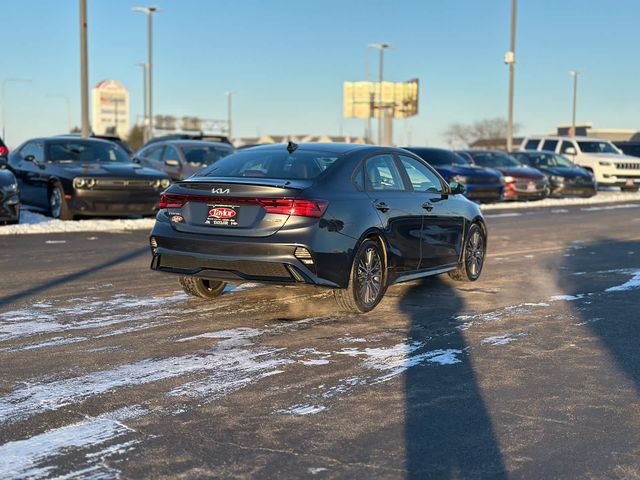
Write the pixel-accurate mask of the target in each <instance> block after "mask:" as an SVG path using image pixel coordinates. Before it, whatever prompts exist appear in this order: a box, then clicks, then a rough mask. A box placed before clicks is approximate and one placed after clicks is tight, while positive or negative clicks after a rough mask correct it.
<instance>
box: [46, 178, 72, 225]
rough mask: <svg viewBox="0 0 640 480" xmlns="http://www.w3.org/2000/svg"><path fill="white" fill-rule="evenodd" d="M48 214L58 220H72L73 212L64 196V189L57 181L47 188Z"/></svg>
mask: <svg viewBox="0 0 640 480" xmlns="http://www.w3.org/2000/svg"><path fill="white" fill-rule="evenodd" d="M49 214H50V215H51V216H52V217H53V218H57V219H58V220H73V212H72V211H71V209H70V208H69V205H67V201H66V200H65V198H64V189H63V188H62V185H60V184H59V183H58V182H56V183H54V184H53V185H51V188H50V189H49Z"/></svg>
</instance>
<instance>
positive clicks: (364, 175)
mask: <svg viewBox="0 0 640 480" xmlns="http://www.w3.org/2000/svg"><path fill="white" fill-rule="evenodd" d="M462 193H464V186H463V185H461V184H458V183H455V182H453V183H451V184H450V185H449V184H447V182H445V181H444V180H443V179H442V177H441V176H440V175H438V173H437V172H436V171H435V170H434V169H433V168H432V167H431V166H430V165H428V164H427V163H426V162H425V161H424V160H422V159H421V158H420V157H418V156H416V155H415V154H413V153H411V152H408V151H406V150H403V149H400V148H392V147H377V146H371V145H353V144H336V143H330V144H320V143H308V144H301V145H296V144H293V143H289V144H288V145H268V146H261V147H255V148H251V149H247V150H243V151H241V152H239V153H236V154H233V155H229V156H227V157H225V158H223V159H221V160H219V161H217V162H215V163H214V164H212V165H211V166H209V167H208V168H205V169H204V170H202V171H201V172H200V173H198V174H196V175H194V176H193V177H191V178H189V179H188V180H184V181H180V182H176V183H174V184H173V185H172V186H171V187H170V188H168V189H167V190H166V191H165V192H164V194H163V195H162V198H161V201H160V210H159V212H158V214H157V216H156V223H155V226H154V228H153V231H152V232H151V237H150V243H151V251H152V255H153V260H152V263H151V268H152V269H154V270H158V271H162V272H169V273H174V274H178V275H179V276H180V277H179V278H180V283H181V284H182V286H183V288H184V290H185V291H186V292H187V293H188V294H191V295H194V296H199V297H203V298H214V297H216V296H218V295H219V294H220V293H221V292H222V291H223V289H224V287H225V283H226V282H228V281H243V280H251V281H256V282H265V283H278V284H296V283H299V284H312V285H317V286H321V287H327V288H331V289H333V291H334V293H335V296H336V299H337V301H338V304H339V305H340V306H341V307H342V308H343V309H345V310H347V311H351V312H367V311H369V310H371V309H373V308H374V307H375V306H376V305H377V304H378V302H380V300H381V299H382V296H383V295H384V292H385V289H386V288H387V286H389V285H392V284H394V283H399V282H403V281H407V280H414V279H417V278H421V277H426V276H428V275H437V274H441V273H448V274H449V275H450V276H451V277H452V278H453V279H455V280H462V281H474V280H477V279H478V278H479V277H480V273H481V271H482V266H483V262H484V259H485V252H486V245H487V229H486V226H485V222H484V220H483V218H482V214H481V212H480V209H479V207H478V206H477V205H476V204H475V203H473V202H471V201H469V200H467V199H466V198H465V197H464V196H463V195H462Z"/></svg>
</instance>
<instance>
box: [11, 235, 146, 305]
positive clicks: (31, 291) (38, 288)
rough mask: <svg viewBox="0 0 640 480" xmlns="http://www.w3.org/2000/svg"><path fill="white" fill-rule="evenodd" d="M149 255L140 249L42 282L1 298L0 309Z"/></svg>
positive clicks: (144, 248)
mask: <svg viewBox="0 0 640 480" xmlns="http://www.w3.org/2000/svg"><path fill="white" fill-rule="evenodd" d="M148 253H149V247H147V246H144V247H140V248H137V249H135V250H133V251H131V252H128V253H126V254H124V255H120V256H119V257H116V258H112V259H109V260H108V261H106V262H103V263H100V264H98V265H92V266H90V267H87V268H83V269H82V270H78V271H76V272H73V273H69V274H67V275H63V276H62V277H58V278H53V279H47V280H46V281H44V282H41V283H39V284H38V285H35V286H33V287H30V288H27V289H25V290H22V291H19V292H16V293H13V294H11V295H8V296H6V297H0V307H7V306H9V305H11V304H14V303H16V302H18V301H20V300H22V299H24V298H27V297H29V296H31V295H38V294H41V293H43V292H45V291H47V290H51V289H52V288H55V287H58V286H60V285H63V284H65V283H68V282H73V281H76V280H80V279H82V278H84V277H86V276H87V275H90V274H94V273H96V272H99V271H100V270H104V269H106V268H110V267H114V266H116V265H119V264H121V263H125V262H128V261H129V260H132V259H134V258H136V257H139V256H141V255H148ZM43 276H44V275H43Z"/></svg>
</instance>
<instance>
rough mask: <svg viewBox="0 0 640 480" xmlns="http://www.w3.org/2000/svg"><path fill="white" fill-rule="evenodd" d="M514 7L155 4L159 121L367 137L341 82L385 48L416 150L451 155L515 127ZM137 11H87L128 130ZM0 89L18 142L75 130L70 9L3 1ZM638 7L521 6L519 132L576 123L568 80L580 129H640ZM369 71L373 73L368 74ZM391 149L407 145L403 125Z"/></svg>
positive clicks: (198, 0) (140, 53)
mask: <svg viewBox="0 0 640 480" xmlns="http://www.w3.org/2000/svg"><path fill="white" fill-rule="evenodd" d="M510 3H511V2H510V0H413V1H402V0H394V1H379V0H351V1H350V0H341V1H337V0H324V1H307V0H298V1H293V0H208V1H205V0H180V1H178V0H154V2H152V3H151V4H155V5H158V6H159V7H160V8H161V9H162V10H163V11H162V13H160V14H158V15H157V16H156V17H155V36H154V37H155V43H154V45H155V59H154V60H155V80H154V89H155V92H154V104H155V107H154V110H155V113H162V114H173V115H177V116H182V115H194V116H202V117H205V118H225V117H226V100H225V97H224V91H225V90H233V91H235V92H237V94H236V96H235V97H234V130H235V132H234V133H236V134H237V135H240V136H252V135H256V134H262V135H264V134H269V133H271V134H287V133H292V134H299V133H310V134H337V133H338V132H339V130H340V126H341V124H342V129H343V132H344V133H345V134H350V135H360V134H362V132H363V122H362V121H358V120H342V119H341V113H342V98H341V96H342V82H343V81H345V80H362V79H363V77H364V72H365V62H366V56H367V48H366V46H367V44H368V43H376V42H388V43H391V44H392V45H394V47H395V48H396V49H395V50H394V51H391V52H389V53H388V54H387V55H386V57H385V79H388V80H393V81H401V80H407V79H410V78H415V77H417V78H419V79H420V81H421V88H422V90H421V99H420V114H419V116H417V117H415V118H412V119H410V120H408V122H407V126H408V127H409V128H410V130H411V139H412V143H414V144H432V145H443V144H444V139H443V132H444V130H446V128H447V126H448V125H449V124H451V123H452V122H465V123H466V122H472V121H474V120H479V119H483V118H491V117H497V116H502V117H506V107H507V93H506V92H507V79H508V73H507V68H506V66H505V65H504V64H503V55H504V52H505V51H506V50H508V42H509V16H510ZM136 5H145V3H143V2H142V3H141V2H137V1H129V0H88V10H89V19H88V20H89V57H90V60H89V78H90V84H91V86H93V85H95V84H96V83H97V82H99V81H100V80H103V79H106V78H113V79H117V80H120V81H122V82H123V83H124V84H125V85H126V87H127V88H128V89H129V91H130V93H131V106H132V120H134V119H135V118H136V116H137V115H140V114H141V113H142V74H141V70H140V68H139V67H136V66H135V64H136V63H138V62H144V61H145V60H146V22H145V17H144V15H142V14H137V13H134V12H132V10H131V8H132V7H133V6H136ZM0 11H1V12H2V33H1V35H2V42H0V59H1V61H2V66H1V67H0V78H8V77H25V78H30V79H32V82H31V83H29V84H17V83H10V84H8V85H7V103H6V115H7V126H6V133H7V137H8V138H7V140H8V143H9V144H10V145H16V144H17V143H18V142H20V141H22V140H24V139H26V138H29V137H32V136H36V135H48V134H56V133H61V132H63V131H64V130H65V129H66V122H67V121H66V110H65V106H64V101H63V100H60V99H56V98H49V97H47V94H63V95H67V96H69V97H70V99H71V107H72V120H73V124H74V125H75V124H78V123H79V118H80V107H79V105H80V94H79V84H80V81H79V33H78V2H77V1H76V0H57V1H53V0H20V1H18V0H0ZM638 18H640V2H638V1H637V0H617V1H615V2H605V1H594V0H562V1H558V0H520V1H519V12H518V40H517V61H518V64H517V72H516V103H515V117H516V121H517V122H518V123H519V124H520V125H521V126H522V128H521V133H544V132H547V131H549V130H551V129H553V128H554V127H555V125H557V124H559V123H567V122H569V121H570V119H571V78H570V76H569V74H568V71H569V70H572V69H577V70H580V71H582V72H583V75H582V76H581V77H580V85H579V103H578V121H591V122H593V123H594V126H596V127H600V128H638V129H640V118H639V115H638V113H639V112H640V64H639V63H638V62H637V54H636V52H637V49H638V46H640V29H638V28H637V26H636V23H637V19H638ZM372 71H377V64H376V63H375V62H373V63H372ZM395 139H396V141H397V142H399V143H403V142H404V140H405V135H404V125H403V123H402V122H396V136H395Z"/></svg>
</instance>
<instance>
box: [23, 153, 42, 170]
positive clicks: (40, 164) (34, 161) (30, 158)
mask: <svg viewBox="0 0 640 480" xmlns="http://www.w3.org/2000/svg"><path fill="white" fill-rule="evenodd" d="M24 161H25V162H31V163H33V164H34V165H35V166H36V167H38V168H44V165H43V164H42V163H40V162H39V161H38V160H37V159H36V157H34V156H33V155H27V156H26V157H24Z"/></svg>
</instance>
